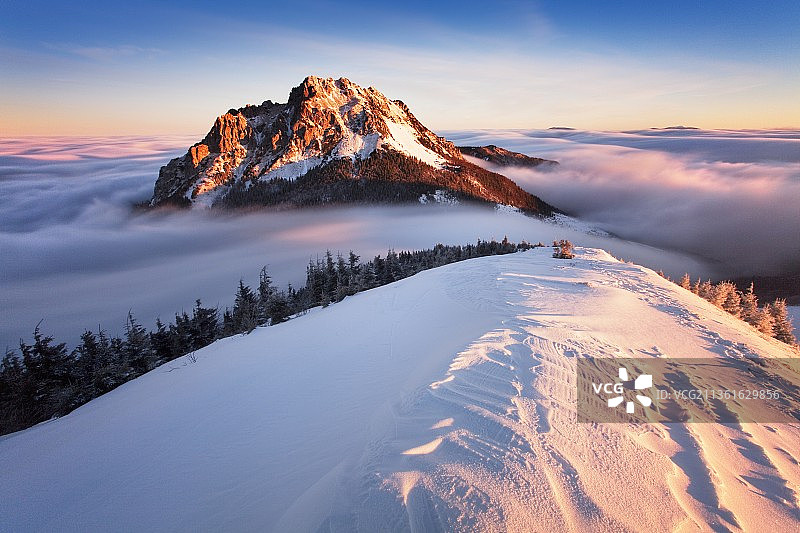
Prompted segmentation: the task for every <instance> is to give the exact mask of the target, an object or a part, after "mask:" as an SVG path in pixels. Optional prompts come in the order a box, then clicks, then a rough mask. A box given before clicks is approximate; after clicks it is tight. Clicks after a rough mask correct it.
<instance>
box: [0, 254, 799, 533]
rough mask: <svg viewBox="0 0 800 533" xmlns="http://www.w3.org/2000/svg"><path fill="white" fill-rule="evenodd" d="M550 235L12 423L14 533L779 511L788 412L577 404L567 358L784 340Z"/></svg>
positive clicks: (745, 517) (794, 455)
mask: <svg viewBox="0 0 800 533" xmlns="http://www.w3.org/2000/svg"><path fill="white" fill-rule="evenodd" d="M551 253H552V251H551V250H550V249H549V248H539V249H534V250H531V251H529V252H524V253H518V254H512V255H506V256H495V257H485V258H480V259H474V260H470V261H464V262H460V263H456V264H452V265H448V266H445V267H441V268H437V269H433V270H429V271H425V272H422V273H420V274H417V275H416V276H413V277H411V278H408V279H405V280H402V281H399V282H397V283H393V284H391V285H387V286H384V287H379V288H377V289H373V290H370V291H367V292H364V293H360V294H357V295H355V296H353V297H348V298H346V299H345V300H344V301H343V302H341V303H337V304H336V305H333V306H331V307H329V308H327V309H324V310H319V309H316V310H313V311H312V312H310V313H308V314H307V315H305V316H301V317H298V318H295V319H293V320H290V321H289V322H286V323H283V324H280V325H277V326H272V327H268V328H259V329H257V330H256V331H254V332H253V333H251V334H250V335H247V336H236V337H232V338H228V339H223V340H220V341H217V342H215V343H214V344H212V345H211V346H208V347H206V348H203V349H201V350H198V351H197V352H196V353H195V355H196V362H191V360H189V359H184V360H181V359H179V360H176V361H173V362H170V363H167V364H165V365H163V366H161V367H159V368H157V369H155V370H153V371H152V372H150V373H148V374H146V375H144V376H142V377H140V378H137V379H135V380H133V381H131V382H129V383H126V384H125V385H123V386H121V387H119V388H118V389H116V390H114V391H112V392H110V393H108V394H106V395H104V396H102V397H100V398H98V399H96V400H93V401H92V402H89V403H88V404H87V405H85V406H83V407H81V408H79V409H78V410H76V411H75V412H73V413H72V414H70V415H68V416H66V417H63V418H62V419H59V420H54V421H51V422H47V423H43V424H40V425H38V426H36V427H33V428H31V429H29V430H26V431H23V432H20V433H18V434H15V435H11V436H9V437H6V438H4V439H3V440H0V471H2V472H3V475H2V476H0V516H2V517H3V528H4V529H7V530H9V531H25V530H55V529H58V530H62V531H63V530H72V531H89V530H100V529H108V528H110V527H111V528H113V527H115V526H116V527H122V526H123V525H124V527H125V528H129V529H135V530H221V529H236V530H237V531H329V530H341V531H387V530H390V531H395V530H409V531H441V530H445V531H506V530H507V531H676V530H680V531H684V530H685V531H692V530H700V531H708V530H714V531H724V530H745V531H760V530H764V529H765V527H768V528H769V530H771V531H790V530H794V529H796V526H797V524H798V521H799V520H800V509H798V492H797V491H798V483H800V470H798V466H797V465H798V460H800V428H799V427H798V425H797V424H782V425H781V424H745V425H739V424H726V425H721V424H694V425H682V424H672V425H670V426H664V425H659V424H650V425H628V424H610V425H596V424H578V423H577V421H576V413H575V403H576V402H575V400H576V399H575V395H576V383H575V365H576V358H577V357H587V356H591V357H752V356H763V357H791V356H792V355H793V352H792V351H791V350H790V349H789V348H788V347H786V346H785V345H783V344H782V343H779V342H777V341H775V340H774V339H768V338H766V337H763V336H760V335H759V334H758V333H757V332H755V330H753V329H752V328H750V327H749V326H746V325H744V324H743V323H741V322H740V321H738V320H737V319H735V318H733V317H732V316H730V315H728V314H726V313H725V312H723V311H721V310H719V309H717V308H716V307H714V306H713V305H712V304H710V303H708V302H706V301H704V300H702V299H700V298H698V297H697V296H695V295H693V294H692V293H690V292H689V291H686V290H684V289H681V288H680V287H678V286H677V285H675V284H673V283H671V282H669V281H667V280H665V279H663V278H661V277H660V276H658V275H657V274H655V273H654V272H652V271H650V270H648V269H645V268H643V267H639V266H636V265H633V264H629V263H623V262H620V261H617V260H615V259H614V258H612V257H611V256H609V255H608V254H606V253H605V252H603V251H601V250H593V249H581V248H579V249H578V250H577V253H578V255H577V257H576V258H575V259H574V260H557V259H553V258H552V257H551Z"/></svg>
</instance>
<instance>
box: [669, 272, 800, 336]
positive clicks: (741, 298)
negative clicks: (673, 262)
mask: <svg viewBox="0 0 800 533" xmlns="http://www.w3.org/2000/svg"><path fill="white" fill-rule="evenodd" d="M678 285H680V286H681V287H683V288H684V289H686V290H689V291H692V292H693V293H695V294H696V295H698V296H700V297H701V298H703V299H705V300H708V301H709V302H711V303H712V304H714V305H716V306H717V307H719V308H720V309H723V310H725V311H727V312H728V313H730V314H732V315H733V316H735V317H736V318H739V319H741V320H744V321H745V322H747V323H748V324H750V325H751V326H753V327H754V328H756V329H757V330H758V331H760V332H761V333H764V334H765V335H769V336H770V337H775V338H776V339H778V340H779V341H782V342H785V343H786V344H791V345H793V344H797V340H796V339H795V337H794V333H793V327H792V321H791V319H790V318H789V311H788V309H787V307H786V300H783V299H780V298H779V299H777V300H775V301H774V302H772V303H768V304H765V305H764V306H759V304H758V298H757V297H756V295H755V292H754V291H753V284H752V283H751V284H750V287H749V288H748V289H747V290H746V291H744V292H742V291H740V290H739V289H738V288H737V287H736V285H734V284H733V283H731V282H730V281H721V282H719V283H712V282H711V281H710V280H706V281H701V280H699V279H698V280H697V281H695V282H692V280H691V278H690V277H689V274H684V275H683V277H682V278H681V280H680V281H679V282H678Z"/></svg>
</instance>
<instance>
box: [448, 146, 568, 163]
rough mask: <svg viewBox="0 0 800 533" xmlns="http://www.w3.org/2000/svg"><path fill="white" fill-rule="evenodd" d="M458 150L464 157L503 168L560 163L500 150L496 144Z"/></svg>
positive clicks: (464, 147)
mask: <svg viewBox="0 0 800 533" xmlns="http://www.w3.org/2000/svg"><path fill="white" fill-rule="evenodd" d="M458 149H459V151H460V152H461V153H462V154H464V155H467V156H470V157H476V158H478V159H483V160H484V161H488V162H489V163H492V164H495V165H498V166H501V167H529V168H532V167H538V166H540V165H542V166H545V167H548V166H554V165H558V161H552V160H550V159H542V158H540V157H531V156H529V155H525V154H521V153H519V152H512V151H511V150H506V149H505V148H500V147H499V146H495V145H494V144H490V145H487V146H459V147H458Z"/></svg>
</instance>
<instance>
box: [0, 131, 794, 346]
mask: <svg viewBox="0 0 800 533" xmlns="http://www.w3.org/2000/svg"><path fill="white" fill-rule="evenodd" d="M570 135H574V136H577V135H579V133H576V132H563V131H562V132H553V131H550V132H540V133H539V134H538V136H537V133H536V132H519V131H517V132H496V131H495V132H491V133H487V132H461V133H459V134H456V135H453V136H454V137H458V138H459V139H460V141H463V143H464V144H466V143H468V142H473V143H480V144H485V143H488V142H495V143H496V144H501V145H503V146H507V147H509V148H512V149H517V150H520V151H525V152H529V153H535V154H538V155H545V156H548V155H549V156H552V157H554V158H556V159H559V160H561V161H562V165H561V166H560V168H559V170H558V171H556V172H552V173H539V172H527V171H517V170H515V171H513V172H511V173H510V174H511V176H512V177H513V178H515V179H516V180H518V181H519V182H520V183H521V184H522V185H523V186H525V187H527V188H528V189H529V190H531V191H532V192H535V193H537V194H540V195H541V196H543V197H544V198H545V199H546V200H547V201H550V202H552V203H554V204H555V205H557V206H559V207H562V208H563V209H566V210H568V211H571V212H573V213H575V214H579V215H583V216H585V217H587V218H588V219H590V220H592V221H595V222H597V223H599V224H600V225H602V226H604V227H606V228H607V229H609V230H611V231H613V232H615V233H616V234H618V235H620V236H622V237H624V238H628V239H635V240H639V241H641V242H644V243H647V244H653V245H658V246H667V247H670V248H673V251H670V252H665V251H662V250H659V249H656V248H653V247H651V246H648V245H647V244H645V245H642V244H636V243H632V242H627V241H625V240H623V239H618V238H605V237H597V236H587V235H585V234H582V233H581V232H579V231H577V230H573V229H568V228H564V227H559V226H553V225H551V224H545V223H542V222H540V221H536V220H533V219H529V218H527V217H522V216H519V215H516V214H508V213H496V212H494V211H491V210H482V209H466V208H457V209H453V208H447V207H430V206H429V207H423V206H419V207H411V208H397V207H394V208H390V207H374V208H363V207H359V208H347V209H320V210H309V211H294V212H280V213H270V212H261V213H251V214H247V215H226V214H218V213H209V212H187V211H180V212H169V211H163V212H157V213H138V214H135V213H131V210H130V205H131V203H133V202H136V201H141V200H144V199H146V198H148V197H149V195H150V193H151V192H152V185H153V181H154V178H155V176H156V175H157V173H158V168H159V166H160V165H162V164H164V163H165V162H166V160H168V159H169V158H170V157H172V156H173V155H174V154H177V153H181V152H183V150H185V147H186V146H187V145H188V144H190V141H191V140H193V139H191V140H190V139H187V138H185V137H182V138H177V137H136V138H81V139H74V138H73V139H63V138H50V139H42V138H39V139H36V140H35V141H32V140H31V139H23V140H8V139H6V140H0V195H1V196H2V198H3V199H4V202H2V204H0V250H2V253H0V273H1V275H0V306H2V308H3V309H4V310H5V312H4V313H2V316H1V317H0V348H4V347H5V346H11V347H14V346H15V345H16V343H17V341H18V340H19V338H20V337H25V338H29V337H30V334H31V332H32V329H33V327H34V326H35V325H36V323H37V322H38V321H39V320H40V319H45V322H44V324H43V328H44V330H45V331H46V332H48V333H53V334H55V335H56V336H57V337H58V338H60V339H64V340H68V341H69V342H74V341H75V340H76V339H77V337H78V335H79V334H80V333H81V331H82V329H83V328H85V327H97V325H98V324H100V325H102V327H104V328H107V329H109V330H111V331H112V332H120V331H121V327H122V325H123V323H124V318H125V314H126V313H127V311H128V309H132V310H133V311H134V313H135V314H136V315H137V316H138V317H139V318H140V319H141V320H142V321H143V322H144V323H145V324H146V325H148V326H151V325H152V324H153V322H154V320H155V318H156V317H157V316H161V317H162V318H163V319H170V318H171V317H172V315H173V314H174V313H175V312H176V311H179V310H180V309H182V308H187V309H188V308H189V307H190V306H191V305H192V303H193V301H194V299H195V298H202V299H203V301H204V302H205V303H207V304H211V305H215V304H219V305H221V306H225V305H230V303H231V302H230V299H231V296H232V294H233V291H234V289H235V286H236V284H237V283H238V280H239V279H240V278H244V279H245V281H247V282H250V283H255V281H256V277H257V272H258V270H259V268H260V267H261V266H262V265H264V264H267V265H269V268H270V270H271V271H272V273H273V275H274V277H275V278H276V281H278V282H279V283H280V284H285V283H288V282H292V283H295V284H299V283H302V282H303V281H304V280H303V273H304V267H305V264H306V263H307V262H308V260H309V259H310V258H311V257H313V256H315V255H316V254H317V253H319V252H324V250H326V249H328V248H330V249H331V250H333V251H334V252H336V251H341V252H342V253H346V252H347V251H349V250H350V249H352V250H354V251H355V252H356V253H359V254H362V255H364V256H371V255H374V254H377V253H385V251H386V250H387V249H388V248H390V247H393V248H396V249H407V248H422V247H430V246H432V245H433V244H435V243H437V242H444V243H466V242H474V241H475V240H476V239H478V238H482V239H490V238H497V239H501V238H503V236H505V235H507V236H508V237H509V238H510V239H512V240H522V239H527V240H529V241H534V242H535V241H539V240H541V241H543V242H548V241H550V240H552V239H554V238H571V239H573V240H574V241H575V242H577V243H578V244H581V245H586V246H597V247H603V248H606V249H608V250H610V251H611V252H612V253H614V254H615V255H617V256H620V257H624V258H627V259H631V260H634V261H637V262H640V263H642V264H646V265H648V266H651V267H653V268H661V269H663V270H664V271H666V272H667V273H669V274H671V275H679V274H680V273H682V272H683V271H689V272H692V273H694V274H696V275H700V274H702V275H705V276H712V275H716V274H718V273H719V272H726V271H727V272H732V271H737V272H738V271H746V270H747V269H750V268H754V267H756V266H758V267H767V266H773V265H775V264H777V259H774V258H775V257H780V258H781V261H783V262H786V263H791V262H792V260H795V259H797V258H796V256H795V254H796V253H797V251H798V249H800V246H798V245H797V242H796V241H797V235H798V218H800V217H798V216H797V206H798V202H797V201H796V200H797V165H796V163H791V162H785V161H784V162H769V163H767V162H754V161H749V162H736V163H730V162H723V161H713V160H709V158H708V157H705V156H700V155H696V156H687V155H676V154H675V153H670V152H669V151H666V150H660V149H655V148H652V147H651V148H650V149H646V150H645V149H642V148H630V147H620V146H615V145H611V144H608V143H610V140H609V136H610V135H611V134H608V135H606V134H585V133H583V134H580V135H584V136H590V137H591V138H596V139H597V140H598V141H599V142H600V141H602V142H604V143H605V144H603V143H599V144H592V143H589V142H578V141H576V140H570V139H569V136H570ZM614 135H616V136H617V137H622V138H623V139H628V137H631V139H636V142H644V140H646V139H644V140H643V138H645V137H646V135H641V134H636V135H633V134H614ZM592 136H593V137H592ZM628 140H630V139H628ZM784 141H785V139H778V140H777V142H784ZM614 142H619V141H618V140H616V139H615V140H614ZM762 142H763V143H771V142H773V140H769V139H764V140H763V141H762ZM795 142H796V141H795ZM620 144H621V143H620ZM757 144H758V143H757ZM726 146H727V145H726ZM794 147H795V148H796V144H795V145H794ZM770 150H771V148H770ZM734 152H735V153H737V154H739V155H741V154H742V153H743V151H742V150H735V151H734ZM751 159H752V157H751ZM792 209H794V214H795V216H794V219H792V213H793V211H792ZM775 220H779V221H781V223H782V224H783V226H784V227H783V228H780V229H775V230H772V229H770V226H771V225H772V224H774V223H775V222H774V221H775ZM792 232H794V233H792ZM704 243H705V244H704ZM784 244H785V245H784ZM680 250H686V251H688V252H690V253H699V254H700V255H702V256H704V257H706V258H710V260H704V259H702V258H698V257H696V256H690V255H687V253H684V252H681V251H680ZM765 254H766V255H769V254H772V256H771V257H772V258H770V257H767V258H766V259H765V257H764V255H765Z"/></svg>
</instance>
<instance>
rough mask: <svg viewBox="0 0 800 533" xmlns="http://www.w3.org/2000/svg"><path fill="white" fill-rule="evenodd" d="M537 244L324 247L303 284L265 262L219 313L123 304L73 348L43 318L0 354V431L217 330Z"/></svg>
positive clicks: (53, 410)
mask: <svg viewBox="0 0 800 533" xmlns="http://www.w3.org/2000/svg"><path fill="white" fill-rule="evenodd" d="M535 246H543V245H542V244H541V243H539V244H536V245H531V244H529V243H527V242H525V241H522V242H521V243H519V244H514V243H511V242H509V241H508V239H507V238H506V239H503V241H501V242H497V241H495V240H491V241H480V240H479V241H478V242H477V244H468V245H466V246H446V245H442V244H437V245H436V246H434V247H433V248H430V249H426V250H419V251H402V252H395V251H394V250H389V251H388V253H387V254H386V256H385V257H382V256H380V255H377V256H375V257H374V258H373V259H371V260H369V261H366V262H361V258H360V257H359V256H358V255H356V254H355V253H353V252H352V251H351V252H350V253H349V254H348V255H347V256H346V257H343V256H342V255H341V254H337V255H336V256H335V257H334V255H333V254H332V253H331V252H330V251H327V252H326V253H325V254H324V256H322V257H317V258H316V259H313V260H311V261H309V264H308V266H307V267H306V282H305V285H304V286H303V287H300V288H298V289H295V288H294V287H292V286H291V285H289V286H288V287H287V288H285V289H281V288H278V287H276V286H275V285H274V283H273V281H272V278H271V277H270V275H269V273H268V271H267V268H266V267H264V268H262V269H261V272H260V275H259V281H258V286H257V287H255V288H252V287H250V286H248V285H246V284H245V283H244V282H243V281H241V280H240V281H239V285H238V288H237V290H236V295H235V298H234V303H233V306H232V307H231V308H227V307H226V308H225V309H224V310H223V312H222V314H221V316H220V312H219V309H218V308H217V307H204V306H203V305H202V302H201V301H200V300H196V302H195V305H194V307H193V308H192V310H191V311H190V312H186V311H181V312H180V313H176V314H175V318H174V320H173V321H171V322H169V323H168V324H165V323H164V322H162V321H161V319H160V318H159V319H157V320H156V324H155V329H153V330H150V331H148V330H147V329H146V328H145V327H144V326H142V325H141V324H140V323H139V322H138V321H137V320H136V318H135V317H134V315H133V313H132V312H131V311H129V312H128V316H127V320H126V323H125V328H124V334H123V335H122V336H119V337H115V336H112V335H109V334H108V333H107V332H106V331H105V330H103V329H100V328H98V330H97V331H94V330H88V329H87V330H85V331H84V332H83V334H82V335H81V337H80V344H78V346H77V347H76V348H75V349H73V350H71V351H70V350H68V349H67V345H66V343H63V342H57V341H55V340H54V339H53V337H51V336H49V335H46V334H44V333H43V332H42V331H41V328H40V325H41V322H40V324H39V325H37V326H36V328H35V329H34V332H33V340H32V342H31V343H27V342H25V341H24V340H20V343H19V351H15V350H10V349H6V352H5V355H4V357H3V359H2V362H0V435H3V434H6V433H10V432H13V431H19V430H21V429H24V428H27V427H30V426H32V425H34V424H37V423H39V422H42V421H44V420H49V419H51V418H53V417H57V416H63V415H65V414H67V413H69V412H70V411H72V410H73V409H75V408H77V407H79V406H81V405H83V404H84V403H86V402H88V401H89V400H92V399H93V398H96V397H98V396H100V395H102V394H105V393H106V392H108V391H110V390H112V389H114V388H116V387H118V386H119V385H121V384H123V383H125V382H126V381H130V380H131V379H134V378H136V377H137V376H140V375H142V374H144V373H146V372H148V371H150V370H152V369H153V368H155V367H157V366H159V365H161V364H163V363H165V362H168V361H171V360H173V359H176V358H178V357H181V356H183V355H187V354H191V353H192V352H194V351H195V350H198V349H200V348H202V347H204V346H208V345H209V344H211V343H212V342H214V341H215V340H217V339H220V338H223V337H229V336H231V335H236V334H240V333H249V332H251V331H253V330H254V329H255V328H256V327H258V326H266V325H273V324H278V323H281V322H284V321H286V320H288V319H289V318H291V317H293V316H296V315H300V314H303V313H305V312H307V311H308V310H309V309H311V308H312V307H317V306H322V307H327V306H328V305H331V304H334V303H336V302H340V301H342V300H343V299H344V298H346V297H348V296H351V295H354V294H356V293H358V292H361V291H364V290H367V289H372V288H374V287H379V286H381V285H386V284H388V283H391V282H393V281H397V280H400V279H403V278H407V277H409V276H413V275H414V274H416V273H418V272H421V271H423V270H427V269H430V268H434V267H438V266H442V265H446V264H449V263H454V262H457V261H463V260H466V259H471V258H474V257H483V256H488V255H501V254H509V253H513V252H517V251H521V250H528V249H530V248H533V247H535Z"/></svg>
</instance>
